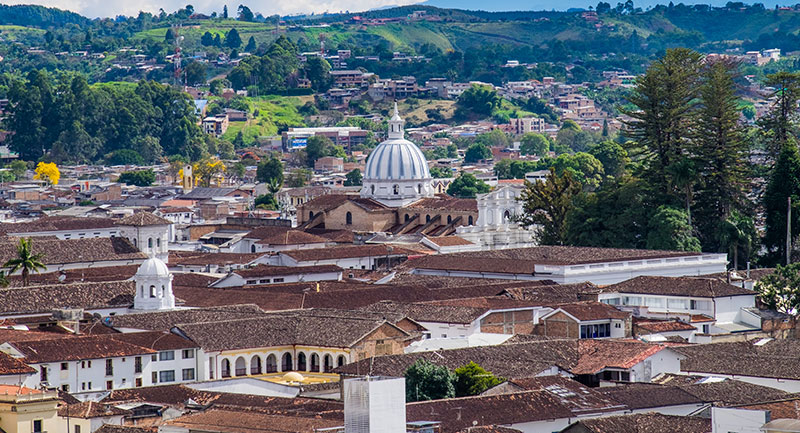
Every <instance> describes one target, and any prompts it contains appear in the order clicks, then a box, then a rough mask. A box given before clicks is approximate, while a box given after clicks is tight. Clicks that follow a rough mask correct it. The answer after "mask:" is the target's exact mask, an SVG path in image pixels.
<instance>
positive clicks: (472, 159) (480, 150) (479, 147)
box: [464, 142, 492, 164]
mask: <svg viewBox="0 0 800 433" xmlns="http://www.w3.org/2000/svg"><path fill="white" fill-rule="evenodd" d="M491 157H492V151H491V150H490V149H489V148H488V147H487V146H486V145H485V144H483V143H478V142H475V143H472V144H471V145H470V146H469V147H468V148H467V151H466V152H464V162H465V163H467V164H472V163H476V162H478V161H481V160H484V159H490V158H491Z"/></svg>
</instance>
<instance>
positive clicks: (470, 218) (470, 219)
mask: <svg viewBox="0 0 800 433" xmlns="http://www.w3.org/2000/svg"><path fill="white" fill-rule="evenodd" d="M468 220H469V225H472V215H470V216H469V219H468Z"/></svg>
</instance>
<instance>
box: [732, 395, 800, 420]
mask: <svg viewBox="0 0 800 433" xmlns="http://www.w3.org/2000/svg"><path fill="white" fill-rule="evenodd" d="M739 408H740V409H752V410H768V411H770V415H771V416H772V419H800V395H797V394H793V395H792V396H790V397H788V398H785V399H781V400H778V401H772V402H764V403H759V404H749V405H743V406H739Z"/></svg>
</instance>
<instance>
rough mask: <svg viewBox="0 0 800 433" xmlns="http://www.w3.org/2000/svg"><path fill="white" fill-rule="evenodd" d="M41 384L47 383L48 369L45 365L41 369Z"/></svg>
mask: <svg viewBox="0 0 800 433" xmlns="http://www.w3.org/2000/svg"><path fill="white" fill-rule="evenodd" d="M39 382H42V383H47V367H46V366H44V365H43V366H42V367H41V368H40V369H39Z"/></svg>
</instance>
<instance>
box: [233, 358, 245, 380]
mask: <svg viewBox="0 0 800 433" xmlns="http://www.w3.org/2000/svg"><path fill="white" fill-rule="evenodd" d="M235 368H236V372H235V373H236V376H237V377H238V376H247V363H246V362H245V361H244V358H242V357H241V356H240V357H238V358H236V365H235Z"/></svg>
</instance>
